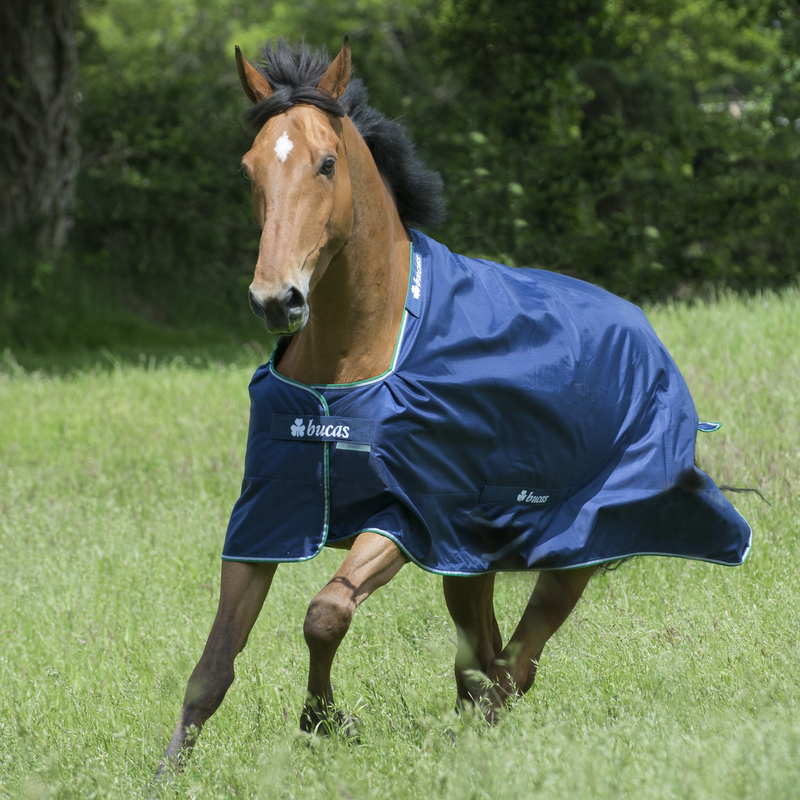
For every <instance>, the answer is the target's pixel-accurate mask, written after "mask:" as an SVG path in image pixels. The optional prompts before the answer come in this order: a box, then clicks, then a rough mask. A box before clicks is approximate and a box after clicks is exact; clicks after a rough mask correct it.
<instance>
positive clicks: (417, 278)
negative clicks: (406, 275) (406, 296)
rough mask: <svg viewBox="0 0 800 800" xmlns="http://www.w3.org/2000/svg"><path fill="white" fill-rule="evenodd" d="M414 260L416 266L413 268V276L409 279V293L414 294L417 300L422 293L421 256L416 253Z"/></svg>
mask: <svg viewBox="0 0 800 800" xmlns="http://www.w3.org/2000/svg"><path fill="white" fill-rule="evenodd" d="M414 261H415V263H416V267H417V268H416V269H415V270H414V278H413V280H412V281H411V294H413V295H414V299H415V300H419V296H420V294H422V256H420V255H419V254H417V256H416V258H415V259H414Z"/></svg>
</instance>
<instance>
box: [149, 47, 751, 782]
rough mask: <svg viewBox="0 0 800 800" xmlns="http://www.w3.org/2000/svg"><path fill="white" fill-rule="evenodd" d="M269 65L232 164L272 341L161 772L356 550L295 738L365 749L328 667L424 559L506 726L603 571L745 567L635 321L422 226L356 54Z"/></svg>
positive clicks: (414, 164) (283, 59) (420, 190)
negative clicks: (505, 592)
mask: <svg viewBox="0 0 800 800" xmlns="http://www.w3.org/2000/svg"><path fill="white" fill-rule="evenodd" d="M264 56H265V59H266V65H265V70H264V71H263V72H262V71H261V70H259V69H257V68H256V67H254V66H252V65H251V64H250V63H248V62H247V61H246V60H245V59H244V58H243V57H242V54H241V51H240V50H239V48H238V47H237V48H236V65H237V69H238V73H239V77H240V79H241V83H242V87H243V89H244V92H245V94H246V95H247V97H248V98H249V99H250V101H251V102H252V103H253V108H252V109H250V111H249V112H248V117H247V119H248V121H249V123H250V125H251V126H252V127H253V128H254V129H255V130H257V135H256V136H255V140H254V142H253V145H252V147H251V149H250V150H249V151H248V152H247V153H246V154H245V155H244V157H243V159H242V171H243V172H244V174H245V175H246V177H247V178H248V179H249V180H250V181H251V184H252V196H253V208H254V215H255V219H256V222H257V223H258V225H259V227H260V228H261V238H260V244H259V253H258V260H257V263H256V267H255V274H254V277H253V281H252V283H251V285H250V290H249V298H250V304H251V306H252V309H253V311H254V312H255V313H256V315H257V316H259V317H260V318H261V319H262V320H263V322H264V324H265V326H266V329H267V330H268V331H269V332H271V333H273V334H279V335H280V336H281V337H282V338H281V339H280V341H279V344H278V346H277V347H276V350H275V352H274V353H273V354H272V357H271V360H270V363H269V364H267V365H264V367H261V368H259V370H258V371H257V372H256V375H255V376H254V379H253V382H252V384H251V397H252V403H251V421H250V433H249V437H248V451H247V457H246V463H245V480H244V483H243V487H242V495H241V497H240V500H239V502H237V505H236V507H235V508H234V511H233V514H232V516H231V524H230V526H229V529H228V535H227V537H226V543H225V548H224V550H223V564H222V576H221V589H220V598H219V607H218V610H217V614H216V618H215V619H214V622H213V625H212V628H211V632H210V634H209V637H208V640H207V642H206V645H205V649H204V650H203V653H202V656H201V658H200V660H199V662H198V663H197V666H196V667H195V669H194V671H193V672H192V675H191V677H190V678H189V682H188V686H187V688H186V694H185V698H184V702H183V708H182V711H181V713H180V717H179V719H178V721H177V725H176V727H175V731H174V733H173V735H172V738H171V740H170V742H169V745H168V747H167V750H166V754H165V757H164V761H163V762H162V765H161V767H160V768H159V774H162V775H163V774H164V771H165V769H167V768H168V767H169V766H170V765H172V767H174V768H178V769H180V768H181V767H182V766H183V764H184V763H185V759H186V757H187V756H188V754H189V753H190V751H191V749H192V748H193V746H194V745H195V742H196V740H197V737H198V734H199V733H200V731H201V729H202V728H203V725H204V724H205V723H206V721H207V720H208V719H209V718H210V717H211V715H212V714H213V713H214V712H215V711H216V710H217V708H218V707H219V705H220V703H221V702H222V700H223V698H224V696H225V694H226V692H227V691H228V689H229V687H230V686H231V684H232V683H233V680H234V660H235V658H236V656H237V654H238V653H239V652H241V650H242V649H243V648H244V646H245V644H246V642H247V639H248V636H249V634H250V631H251V629H252V627H253V625H254V623H255V621H256V619H257V617H258V615H259V613H260V611H261V608H262V605H263V603H264V601H265V599H266V597H267V594H268V592H269V589H270V585H271V583H272V579H273V577H274V575H275V570H276V569H277V565H278V563H281V562H286V561H302V560H306V559H308V558H310V557H312V556H314V555H315V554H316V553H317V552H319V550H320V549H321V547H322V546H325V545H329V546H334V547H337V546H338V547H342V548H346V549H347V550H348V551H349V552H348V553H347V555H346V556H345V558H344V560H343V562H342V564H341V566H340V567H339V569H338V570H337V571H336V573H335V575H334V576H333V578H332V579H331V580H330V581H329V583H328V584H327V585H326V586H325V587H324V588H323V589H322V590H321V591H320V592H319V593H318V594H317V595H316V596H315V597H314V598H313V600H312V601H311V604H310V606H309V608H308V611H307V614H306V617H305V622H304V625H303V633H304V636H305V640H306V642H307V645H308V649H309V671H308V687H307V689H308V693H307V700H306V703H305V706H304V708H303V710H302V713H301V716H300V727H301V728H302V730H304V731H307V732H314V731H317V732H321V733H325V732H330V731H331V730H332V729H335V728H339V729H341V730H343V732H344V733H345V734H350V735H354V736H355V735H357V733H356V731H355V729H354V727H353V723H352V720H351V719H350V718H349V717H347V716H346V715H345V714H344V713H343V712H342V711H341V710H339V709H337V707H336V705H335V703H334V697H333V691H332V688H331V668H332V664H333V660H334V656H335V654H336V651H337V648H338V647H339V645H340V643H341V642H342V640H343V638H344V636H345V634H346V633H347V630H348V627H349V625H350V623H351V620H352V619H353V615H354V614H355V611H356V609H357V608H358V607H359V606H360V605H361V604H362V603H363V602H364V601H365V600H367V598H368V597H369V596H370V595H371V594H372V593H373V592H375V591H376V590H377V589H379V588H380V587H382V586H384V585H385V584H387V583H388V582H389V581H390V580H391V579H392V578H393V577H394V576H395V575H396V574H397V573H398V571H399V570H400V569H401V568H402V567H403V566H404V565H405V564H406V563H407V562H409V561H413V562H414V563H416V564H418V565H419V566H422V567H423V568H425V569H428V570H429V571H431V572H434V573H437V574H441V575H442V576H443V589H444V596H445V600H446V605H447V609H448V611H449V613H450V615H451V617H452V619H453V622H454V623H455V626H456V630H457V636H458V639H459V645H460V646H459V648H458V655H457V656H456V663H455V682H456V692H457V701H458V703H459V704H460V705H462V706H463V705H466V704H474V705H476V706H477V707H478V708H479V709H480V711H481V712H482V713H483V714H484V715H485V717H486V719H487V720H488V721H489V722H493V721H494V720H495V719H496V718H497V715H498V713H499V712H500V711H501V709H502V708H503V707H504V706H505V705H506V704H507V703H508V701H509V699H510V698H513V697H515V696H518V695H521V694H524V693H525V692H527V691H528V690H529V689H530V688H531V686H532V684H533V682H534V678H535V676H536V669H537V664H538V662H539V659H540V657H541V655H542V651H543V649H544V647H545V645H546V643H547V642H548V640H549V639H550V637H551V636H552V635H553V634H554V633H555V631H557V630H558V628H559V627H560V626H561V625H562V623H563V622H564V621H565V620H566V618H567V617H568V616H569V614H570V612H571V611H572V610H573V608H574V607H575V604H576V603H577V602H578V600H579V598H580V597H581V594H582V593H583V591H584V589H585V587H586V585H587V583H588V582H589V580H590V578H591V576H592V574H593V573H594V572H595V570H596V569H597V568H598V566H599V565H602V564H606V563H608V562H611V561H614V560H618V559H620V558H624V557H627V556H630V555H638V554H655V555H679V556H684V557H688V558H699V559H704V560H708V561H715V562H717V563H723V564H739V563H742V561H743V560H744V558H745V556H746V555H747V552H748V550H749V547H750V529H749V527H748V526H747V524H746V523H745V522H744V520H743V519H742V518H741V517H740V516H739V515H738V514H737V512H735V510H734V509H733V507H732V506H730V504H728V503H727V500H725V499H724V498H723V497H722V495H721V494H720V493H719V489H718V488H717V487H716V486H715V485H714V483H713V481H711V480H710V479H709V478H708V476H706V475H705V474H704V473H702V472H700V471H699V470H698V469H696V468H695V467H694V466H693V457H694V443H695V435H696V431H697V428H698V422H697V416H696V414H695V412H694V406H693V405H692V402H691V397H690V396H689V394H688V389H687V388H686V385H685V383H684V382H683V379H682V378H681V376H680V373H679V372H678V370H677V368H676V367H675V365H674V363H673V362H672V360H671V359H670V358H669V356H668V354H667V353H666V351H665V350H664V348H663V345H661V343H660V342H659V341H658V339H657V337H656V335H655V333H654V332H653V331H652V329H651V328H650V327H649V324H648V323H647V322H646V320H645V319H644V316H643V315H642V314H641V312H640V311H639V310H638V309H636V308H635V307H634V306H632V305H630V304H628V303H626V302H625V301H623V300H620V299H619V298H614V297H613V296H612V295H609V294H607V293H605V292H603V291H602V290H601V289H598V288H596V287H592V286H590V285H588V284H585V283H583V282H581V281H577V280H574V279H570V278H566V277H564V276H559V275H556V274H553V273H547V272H543V271H540V270H512V269H510V268H507V267H501V266H499V265H496V264H490V263H489V262H480V261H475V260H470V259H465V258H463V257H461V256H455V255H453V254H452V253H450V252H449V251H448V250H447V249H446V248H444V247H443V246H442V245H439V244H438V243H436V242H434V241H433V240H432V239H429V238H428V237H426V236H423V235H422V234H420V233H418V232H416V231H411V230H410V229H409V227H408V226H409V224H410V223H416V224H422V225H434V224H436V223H438V222H439V221H441V218H442V215H443V204H442V200H441V196H442V185H441V181H440V179H439V178H438V176H437V175H436V174H435V173H432V172H431V171H430V170H428V169H427V168H426V167H425V166H424V165H423V164H422V162H421V161H420V160H419V159H418V158H417V156H416V155H415V152H414V149H413V146H412V145H411V143H410V140H409V139H408V137H407V135H406V133H405V131H404V129H403V128H402V127H401V126H399V125H398V124H397V123H395V122H392V121H389V120H387V119H385V118H384V117H383V116H382V115H380V114H379V113H378V112H376V111H375V110H374V109H372V108H371V107H369V106H368V105H367V103H366V94H365V90H364V88H363V85H362V84H361V83H360V81H358V80H356V79H353V80H351V79H350V47H349V43H348V40H347V38H345V41H344V44H343V46H342V49H341V51H340V52H339V54H338V55H337V56H336V58H335V59H334V60H333V61H332V62H330V63H329V62H328V60H327V59H326V58H324V56H323V55H321V54H318V53H313V52H311V51H309V50H308V49H306V48H305V47H304V48H300V49H295V48H291V47H289V46H288V45H286V44H285V43H284V42H282V41H281V42H279V44H278V47H277V48H276V49H273V48H271V47H268V48H267V49H266V50H265V51H264ZM434 344H435V345H436V347H437V348H438V349H437V350H436V351H435V352H432V351H430V350H429V349H426V348H429V347H433V345H434ZM520 344H521V346H522V351H521V352H522V355H520V352H519V351H518V346H519V345H520ZM465 390H466V391H465ZM459 426H461V427H459ZM521 569H527V570H530V569H533V570H537V571H538V572H539V575H538V579H537V582H536V584H535V587H534V589H533V593H532V595H531V597H530V600H529V601H528V603H527V606H526V608H525V610H524V612H523V614H522V618H521V619H520V621H519V624H518V625H517V627H516V630H515V631H514V632H513V634H512V635H511V637H510V639H509V640H508V641H507V642H506V643H505V644H504V643H503V640H502V637H501V632H500V629H499V627H498V623H497V620H496V617H495V613H494V606H493V592H494V582H495V574H496V573H497V572H498V571H503V570H521Z"/></svg>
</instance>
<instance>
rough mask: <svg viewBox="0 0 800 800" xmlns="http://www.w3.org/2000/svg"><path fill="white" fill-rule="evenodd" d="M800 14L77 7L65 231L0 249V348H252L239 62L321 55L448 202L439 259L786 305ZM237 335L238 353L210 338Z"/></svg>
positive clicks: (362, 2) (756, 1) (587, 4)
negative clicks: (73, 196)
mask: <svg viewBox="0 0 800 800" xmlns="http://www.w3.org/2000/svg"><path fill="white" fill-rule="evenodd" d="M797 12H798V8H797V3H796V1H795V0H769V2H761V0H552V1H551V2H548V3H537V4H531V6H530V8H526V12H525V13H524V14H522V13H521V12H520V7H519V6H518V5H516V4H510V3H504V2H501V0H390V2H384V1H382V0H380V1H379V0H336V2H324V3H323V2H320V0H303V2H297V1H296V0H278V1H277V2H273V3H269V4H267V3H262V2H258V1H257V0H214V2H211V0H134V1H133V2H132V1H131V0H83V2H82V3H81V4H80V24H79V30H78V37H79V54H80V74H79V95H78V98H77V99H78V100H79V101H80V102H79V108H80V118H81V119H80V122H81V127H80V137H81V148H82V152H83V156H82V164H81V169H80V173H79V176H78V196H77V205H76V209H75V224H74V227H73V230H72V233H71V238H70V241H69V245H68V247H67V249H66V250H64V251H62V252H61V253H59V254H51V255H47V254H45V255H44V256H42V255H41V254H37V255H36V256H34V255H33V253H34V252H35V250H34V248H31V247H29V246H28V244H29V243H28V242H26V240H25V238H24V236H17V237H15V238H14V239H13V240H11V239H6V240H4V241H3V242H2V243H0V247H1V248H2V249H1V250H0V263H2V276H1V277H0V345H3V346H6V347H12V348H20V347H21V348H32V349H34V350H42V349H50V348H53V347H62V348H63V347H74V346H75V345H90V346H91V345H95V346H97V345H111V344H113V343H114V341H115V340H119V339H122V340H132V339H137V340H142V339H143V338H144V339H146V338H147V337H148V336H153V337H156V338H158V339H160V340H162V341H163V340H164V337H167V339H169V337H170V336H173V337H177V338H178V339H181V338H183V339H185V338H187V337H191V336H193V335H194V334H195V333H196V332H197V331H201V332H202V335H203V336H204V337H205V338H206V339H208V338H209V336H210V337H211V338H213V337H214V336H218V337H219V336H223V334H222V333H220V332H221V331H223V330H225V331H227V332H228V333H229V335H232V336H235V337H238V338H239V339H241V338H242V337H244V338H252V337H253V336H258V335H259V334H258V328H257V327H256V323H255V321H251V320H250V319H249V316H248V315H249V312H248V310H247V304H246V302H245V287H246V286H247V284H248V283H249V280H250V274H251V270H252V266H253V264H254V261H255V252H256V247H257V236H256V230H255V227H254V224H253V223H252V221H251V210H250V200H249V191H248V189H247V186H246V184H245V183H244V182H243V181H242V179H241V177H240V175H239V174H238V164H239V159H240V157H241V154H242V153H243V152H244V151H245V150H246V149H247V147H248V144H249V140H248V137H247V135H246V134H245V133H244V131H243V130H242V128H241V126H240V125H239V123H238V120H237V117H238V115H239V114H240V112H241V111H242V110H243V108H244V107H245V104H246V100H245V99H244V97H243V95H242V92H241V90H240V88H239V86H238V81H237V78H236V70H235V68H234V65H233V57H232V53H233V45H234V44H239V45H240V46H242V48H243V50H244V52H245V54H246V55H247V56H248V57H249V58H250V59H254V58H257V55H258V47H259V45H260V44H261V43H262V42H263V41H264V40H265V39H267V38H270V37H277V36H279V35H281V36H284V37H285V38H288V39H290V40H293V41H299V40H301V39H303V38H304V39H305V40H306V41H307V42H308V43H310V44H312V45H314V46H326V47H327V48H328V50H329V51H330V52H336V50H337V49H338V47H339V46H340V44H341V40H342V36H343V35H344V33H346V32H349V34H350V36H351V41H352V46H353V53H354V63H355V65H356V68H357V70H358V73H359V74H360V76H361V77H362V78H363V79H364V80H365V82H366V84H367V85H368V86H369V87H370V90H371V96H372V100H373V103H374V105H376V106H377V107H378V108H379V109H380V110H382V111H383V112H384V113H386V114H387V115H389V116H393V117H394V116H400V117H402V119H403V120H404V122H405V124H406V125H407V126H408V128H409V129H410V130H411V132H412V134H413V136H414V139H415V140H416V142H417V144H418V147H419V149H420V151H421V152H422V154H423V155H424V157H425V158H426V159H427V160H428V162H429V163H430V164H431V165H432V166H434V167H435V168H436V169H437V170H439V171H440V172H441V173H442V175H443V176H444V178H445V183H446V185H447V193H448V203H449V209H450V217H449V220H448V222H447V224H446V226H445V227H444V229H443V230H442V231H439V232H437V234H436V235H437V236H438V238H440V239H441V240H443V241H444V242H445V243H447V244H448V245H449V246H450V247H451V248H452V249H454V250H456V251H459V252H465V253H468V254H475V255H483V256H488V257H491V258H495V259H497V260H500V261H504V262H507V263H511V264H514V265H519V266H522V265H529V266H537V267H543V268H546V269H556V270H560V271H563V272H567V273H570V274H573V275H576V276H578V277H581V278H585V279H588V280H591V281H594V282H597V283H599V284H601V285H604V286H606V287H607V288H609V289H611V290H612V291H614V292H617V293H619V294H622V295H624V296H627V297H629V298H632V299H634V300H642V299H662V298H665V297H668V296H696V295H697V294H698V293H701V294H702V293H707V289H708V287H719V286H722V285H726V286H730V287H733V288H735V289H737V290H755V289H759V288H762V287H766V286H781V285H784V284H787V283H791V282H792V281H794V280H795V279H796V276H797V274H798V256H797V254H798V253H800V226H798V224H797V222H798V211H799V210H800V195H798V188H800V180H799V178H800V168H799V167H798V160H797V155H798V151H800V95H799V94H798V90H797V85H798V84H797V79H798V75H800V58H799V57H798V55H797V53H798V44H799V43H800V42H799V41H798V40H799V39H800V18H799V17H798V13H797ZM225 335H228V334H225Z"/></svg>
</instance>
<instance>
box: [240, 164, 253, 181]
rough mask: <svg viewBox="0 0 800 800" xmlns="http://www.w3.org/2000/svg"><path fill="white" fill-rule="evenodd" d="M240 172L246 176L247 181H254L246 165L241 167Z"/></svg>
mask: <svg viewBox="0 0 800 800" xmlns="http://www.w3.org/2000/svg"><path fill="white" fill-rule="evenodd" d="M239 172H241V173H242V175H244V176H245V178H247V180H249V181H251V180H252V178H251V177H250V173H249V172H248V171H247V167H245V165H244V164H242V165H241V166H240V167H239Z"/></svg>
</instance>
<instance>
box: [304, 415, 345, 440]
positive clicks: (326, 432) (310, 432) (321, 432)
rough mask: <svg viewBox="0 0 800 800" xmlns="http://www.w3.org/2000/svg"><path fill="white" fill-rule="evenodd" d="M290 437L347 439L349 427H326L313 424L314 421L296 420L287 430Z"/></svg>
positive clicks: (323, 424)
mask: <svg viewBox="0 0 800 800" xmlns="http://www.w3.org/2000/svg"><path fill="white" fill-rule="evenodd" d="M289 430H290V431H291V433H292V436H295V437H299V438H301V439H302V438H306V439H308V438H311V437H321V438H325V439H349V438H350V426H349V425H330V424H329V425H326V424H325V423H320V424H319V425H315V424H314V420H312V419H309V420H303V419H296V420H295V421H294V425H292V427H291V428H290V429H289Z"/></svg>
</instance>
